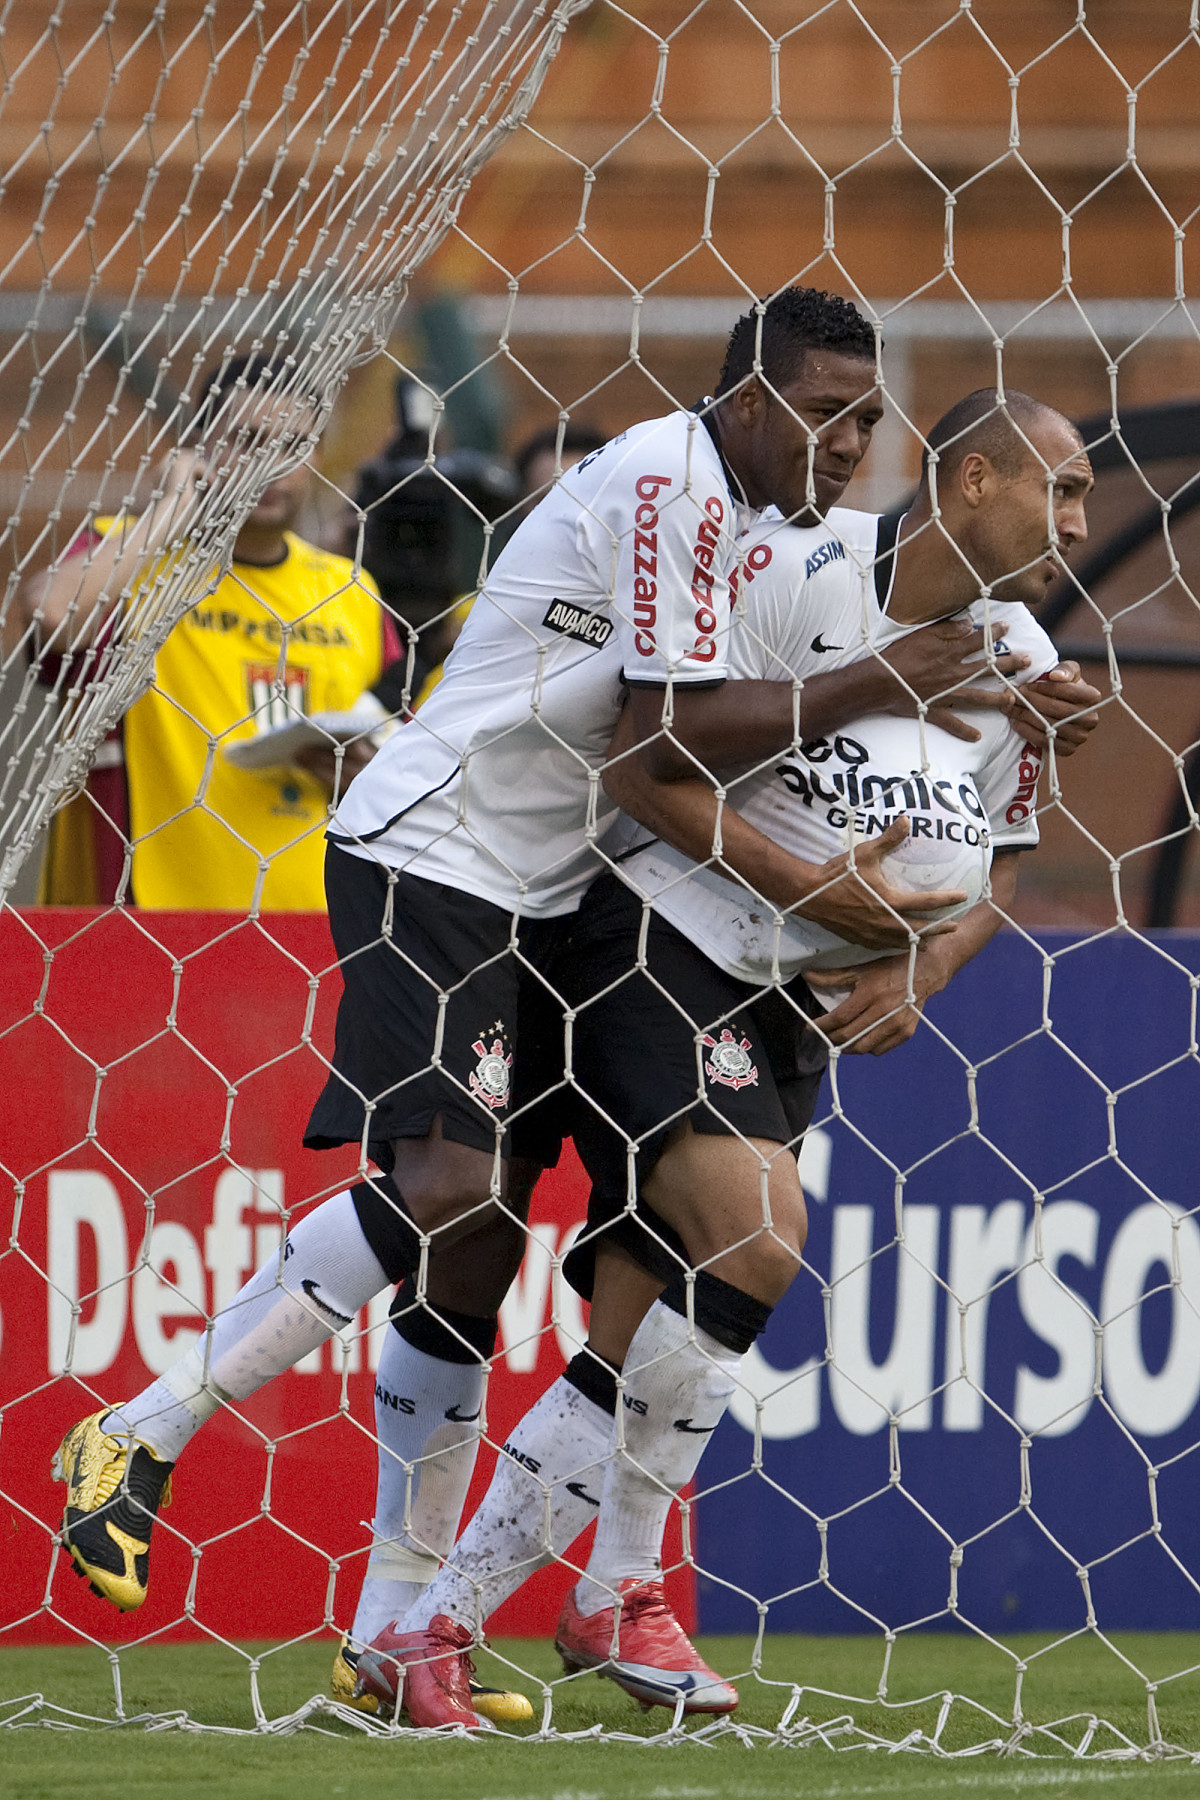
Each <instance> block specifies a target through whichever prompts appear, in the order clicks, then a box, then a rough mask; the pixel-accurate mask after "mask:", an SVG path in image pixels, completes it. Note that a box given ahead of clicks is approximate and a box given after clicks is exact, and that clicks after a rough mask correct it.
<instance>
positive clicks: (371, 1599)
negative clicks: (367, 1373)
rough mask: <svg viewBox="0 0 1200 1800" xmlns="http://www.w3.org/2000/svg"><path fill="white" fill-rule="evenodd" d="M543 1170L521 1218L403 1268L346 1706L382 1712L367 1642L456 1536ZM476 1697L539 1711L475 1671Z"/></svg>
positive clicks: (494, 1706)
mask: <svg viewBox="0 0 1200 1800" xmlns="http://www.w3.org/2000/svg"><path fill="white" fill-rule="evenodd" d="M537 1173H538V1171H536V1170H527V1171H524V1172H523V1171H522V1170H520V1169H517V1170H515V1171H514V1174H515V1177H516V1184H517V1194H516V1195H515V1196H513V1200H512V1202H510V1203H515V1205H516V1207H517V1212H516V1215H515V1216H504V1215H503V1214H501V1215H499V1216H497V1217H496V1218H495V1219H493V1220H492V1221H491V1222H490V1223H489V1224H487V1225H485V1226H483V1227H481V1228H480V1229H478V1230H477V1231H476V1232H474V1233H473V1234H471V1235H470V1236H469V1237H466V1238H464V1239H462V1240H461V1241H459V1242H458V1243H456V1244H455V1245H454V1247H453V1249H452V1250H450V1251H448V1252H440V1251H438V1250H437V1249H432V1250H431V1253H430V1256H429V1261H428V1267H427V1271H426V1277H425V1284H424V1288H423V1290H422V1289H421V1287H420V1283H419V1281H414V1279H413V1277H412V1275H406V1276H405V1278H404V1280H403V1282H402V1284H401V1286H400V1289H399V1291H398V1293H397V1296H396V1303H395V1305H394V1306H393V1309H392V1318H391V1326H392V1329H390V1330H389V1331H388V1332H387V1333H386V1334H385V1338H384V1343H383V1348H382V1351H381V1355H380V1360H379V1367H378V1370H377V1373H376V1380H375V1435H376V1448H377V1458H378V1462H377V1478H376V1495H375V1512H374V1517H373V1520H372V1544H371V1551H370V1556H369V1559H368V1562H367V1568H366V1574H365V1577H364V1580H363V1585H362V1589H361V1592H360V1595H359V1599H358V1605H357V1608H356V1610H355V1615H354V1621H353V1624H352V1626H351V1628H350V1631H349V1632H348V1633H347V1634H346V1635H345V1637H343V1639H342V1642H341V1645H340V1646H339V1648H338V1651H337V1654H336V1656H335V1658H334V1663H333V1676H332V1691H333V1694H334V1697H335V1698H336V1699H339V1700H341V1701H342V1702H343V1703H345V1704H348V1705H352V1706H356V1707H361V1708H362V1709H363V1710H366V1711H369V1712H374V1711H376V1710H377V1708H378V1701H377V1699H376V1698H375V1697H374V1696H373V1695H369V1694H363V1695H356V1693H355V1689H356V1686H357V1683H358V1657H359V1652H360V1651H361V1650H362V1649H363V1648H364V1647H365V1646H366V1645H368V1644H370V1643H371V1642H372V1640H373V1639H374V1638H376V1637H377V1636H378V1635H379V1633H380V1632H381V1631H382V1630H383V1629H384V1628H385V1627H386V1626H388V1625H389V1624H391V1623H392V1622H393V1621H394V1620H396V1619H399V1618H402V1617H403V1616H404V1614H405V1613H406V1612H407V1611H408V1609H409V1607H410V1606H412V1604H413V1603H414V1601H416V1600H417V1599H418V1598H419V1596H420V1595H421V1594H422V1593H423V1592H424V1591H425V1589H426V1587H427V1586H428V1584H429V1582H430V1581H431V1580H432V1579H433V1577H434V1576H435V1575H436V1573H437V1570H438V1566H439V1563H440V1561H441V1559H442V1558H443V1557H444V1556H445V1555H446V1554H447V1552H448V1551H449V1550H450V1549H451V1547H452V1545H453V1543H454V1539H455V1537H456V1535H457V1532H458V1527H459V1522H460V1520H461V1517H462V1509H463V1504H464V1502H465V1500H466V1496H467V1488H468V1486H469V1484H470V1480H471V1475H472V1472H473V1470H474V1467H475V1458H476V1453H477V1450H478V1445H479V1430H480V1427H479V1419H480V1414H481V1412H482V1408H483V1399H484V1389H485V1379H486V1377H485V1369H486V1365H487V1364H488V1362H489V1360H490V1358H491V1355H492V1351H493V1349H494V1346H495V1337H496V1313H497V1311H498V1309H499V1305H500V1301H501V1300H502V1299H503V1297H504V1294H505V1292H506V1291H507V1288H508V1285H509V1283H510V1281H511V1279H512V1278H513V1276H514V1275H515V1274H516V1271H517V1269H518V1268H519V1267H520V1263H521V1257H522V1255H523V1253H524V1250H525V1244H526V1237H525V1232H524V1229H523V1226H522V1224H521V1223H520V1222H519V1220H522V1219H523V1218H524V1217H525V1215H526V1213H527V1208H528V1191H529V1190H530V1189H531V1187H532V1183H533V1180H534V1179H535V1177H536V1174H537ZM522 1190H523V1191H524V1198H523V1199H522V1198H521V1194H522ZM466 1307H470V1309H471V1310H470V1311H467V1310H464V1309H465V1308H466ZM470 1705H471V1707H472V1708H473V1709H474V1710H475V1711H476V1712H481V1713H483V1714H484V1716H485V1717H487V1718H489V1719H492V1720H494V1721H497V1722H501V1721H507V1722H511V1721H513V1720H518V1721H520V1720H524V1719H528V1718H530V1717H531V1716H532V1709H531V1708H530V1706H529V1702H528V1701H527V1700H526V1699H525V1697H524V1696H523V1695H521V1694H513V1693H508V1692H506V1691H504V1690H496V1689H491V1688H485V1687H483V1686H481V1685H480V1684H479V1683H478V1682H475V1681H472V1682H471V1683H470ZM420 1722H421V1723H434V1724H438V1723H445V1722H446V1721H445V1720H444V1719H440V1718H439V1719H433V1720H429V1721H427V1720H421V1721H420Z"/></svg>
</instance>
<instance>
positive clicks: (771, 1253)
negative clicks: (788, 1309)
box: [738, 1225, 803, 1306]
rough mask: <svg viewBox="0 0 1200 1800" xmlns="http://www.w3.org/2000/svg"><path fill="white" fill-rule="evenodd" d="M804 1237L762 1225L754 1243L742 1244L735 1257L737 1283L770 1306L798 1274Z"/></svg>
mask: <svg viewBox="0 0 1200 1800" xmlns="http://www.w3.org/2000/svg"><path fill="white" fill-rule="evenodd" d="M802 1249H803V1238H800V1239H799V1241H797V1234H796V1233H795V1232H794V1231H791V1230H786V1229H784V1230H781V1229H780V1228H779V1227H778V1226H774V1225H764V1226H763V1227H762V1229H761V1230H760V1231H759V1232H758V1233H757V1234H756V1235H755V1237H754V1239H753V1242H751V1243H749V1244H745V1245H743V1246H742V1249H741V1254H740V1256H739V1257H738V1274H739V1278H740V1279H739V1285H741V1286H744V1287H746V1288H747V1289H748V1290H749V1291H750V1292H751V1293H753V1294H756V1295H757V1296H758V1297H759V1299H761V1300H764V1301H766V1302H767V1304H768V1305H770V1306H776V1305H778V1303H779V1301H780V1300H782V1299H783V1296H784V1295H785V1294H786V1293H787V1291H788V1289H789V1288H790V1287H791V1285H792V1283H793V1281H794V1280H795V1279H796V1276H797V1275H798V1274H799V1273H800V1263H801V1251H802Z"/></svg>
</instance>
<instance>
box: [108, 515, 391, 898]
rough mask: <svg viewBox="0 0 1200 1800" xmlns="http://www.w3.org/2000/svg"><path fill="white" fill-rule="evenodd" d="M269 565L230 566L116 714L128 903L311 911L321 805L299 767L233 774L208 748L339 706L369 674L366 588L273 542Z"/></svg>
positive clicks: (377, 647) (379, 631) (342, 562)
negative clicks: (125, 806) (125, 810)
mask: <svg viewBox="0 0 1200 1800" xmlns="http://www.w3.org/2000/svg"><path fill="white" fill-rule="evenodd" d="M286 538H287V557H286V559H285V560H284V561H283V562H281V563H278V564H276V565H275V566H274V567H272V568H260V567H258V566H256V565H252V564H249V563H237V562H235V563H234V565H233V567H232V568H231V569H230V571H229V573H228V574H227V575H225V576H224V577H223V579H222V580H221V582H220V584H219V586H218V587H217V588H216V590H215V591H214V592H213V593H212V594H211V595H209V596H208V597H206V598H205V599H203V600H201V601H200V602H199V603H198V604H197V605H196V606H194V607H192V609H191V611H190V612H188V613H186V614H185V615H184V617H183V618H182V619H181V620H180V622H179V624H178V625H176V627H175V629H174V630H173V631H172V633H171V635H170V637H169V638H168V639H167V641H166V643H165V644H164V645H163V648H162V649H161V650H160V651H159V653H158V658H157V661H156V664H155V676H154V686H153V688H152V689H151V690H150V691H149V692H148V693H147V694H144V695H143V696H142V698H141V699H140V700H138V701H136V702H135V703H134V705H133V706H132V707H130V709H129V711H128V713H127V714H126V715H125V730H124V739H125V763H126V772H127V779H128V784H129V810H130V835H131V837H132V839H133V841H134V853H133V897H134V899H135V900H136V901H137V903H138V905H139V906H155V907H189V908H190V907H219V908H232V909H235V910H237V911H239V912H243V911H245V910H246V909H247V908H248V907H249V905H250V903H251V900H252V899H253V897H254V893H255V886H256V883H257V882H258V879H259V874H260V864H262V863H265V864H266V873H265V875H264V876H263V882H262V890H261V895H260V901H259V903H260V905H261V906H263V907H264V908H273V909H279V910H289V911H295V910H304V909H323V908H324V905H325V894H324V887H323V884H322V868H323V865H324V853H325V844H324V830H325V822H326V818H327V816H328V796H327V793H326V790H325V789H324V787H322V785H321V783H320V782H318V781H317V780H316V779H315V778H314V777H313V776H311V775H308V774H306V773H305V772H304V771H303V770H301V769H298V768H295V767H291V766H287V767H280V768H271V769H261V770H248V769H238V768H235V767H234V766H233V765H232V764H231V763H229V762H227V761H226V760H225V758H224V756H223V755H222V753H221V752H222V746H223V745H226V744H229V743H233V742H236V741H237V740H239V739H243V738H248V737H252V736H254V735H255V733H256V732H259V731H262V730H265V729H266V728H267V727H269V726H273V725H278V724H280V723H281V722H282V721H283V720H284V719H286V718H289V717H295V715H296V714H297V713H304V714H308V713H314V712H331V711H341V710H345V709H348V708H349V707H350V706H352V705H353V703H354V701H355V700H356V699H357V698H358V696H359V695H360V694H361V693H362V692H363V690H364V688H368V687H370V686H371V684H372V683H373V682H375V681H377V680H378V678H379V675H380V672H381V666H382V643H383V625H382V615H381V611H380V605H379V600H378V596H377V594H376V590H375V588H374V586H373V584H372V583H371V580H370V577H369V576H366V575H359V576H358V577H357V578H356V577H355V575H354V571H353V565H352V564H351V563H350V562H349V561H347V559H346V558H345V557H342V556H334V555H332V554H331V553H329V552H328V551H325V550H318V549H317V548H316V547H315V546H314V545H312V544H308V543H305V542H304V540H303V539H302V538H298V537H296V536H294V534H292V533H291V532H288V533H287V534H286Z"/></svg>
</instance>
